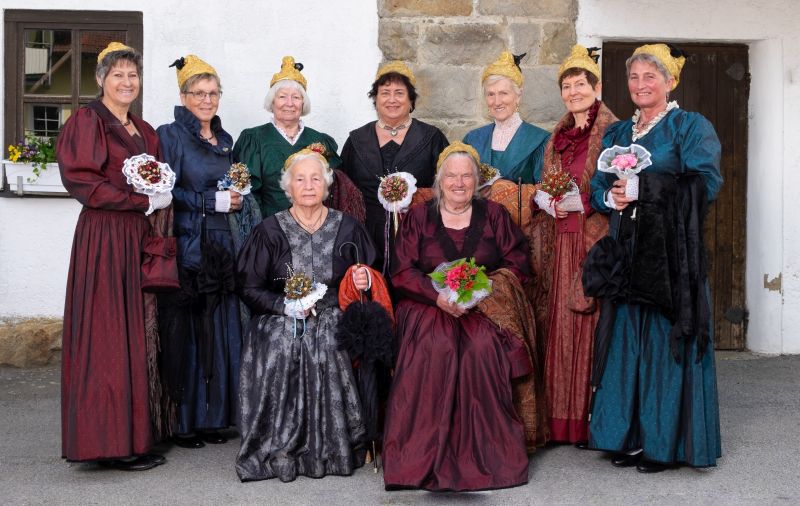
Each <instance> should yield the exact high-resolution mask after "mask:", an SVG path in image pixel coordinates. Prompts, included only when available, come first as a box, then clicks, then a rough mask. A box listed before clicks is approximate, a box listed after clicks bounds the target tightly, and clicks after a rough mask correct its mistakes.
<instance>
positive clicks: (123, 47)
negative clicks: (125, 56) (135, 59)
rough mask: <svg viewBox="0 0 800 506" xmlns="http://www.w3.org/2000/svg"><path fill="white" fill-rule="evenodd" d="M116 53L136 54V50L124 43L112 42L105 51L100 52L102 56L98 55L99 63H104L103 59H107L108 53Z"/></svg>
mask: <svg viewBox="0 0 800 506" xmlns="http://www.w3.org/2000/svg"><path fill="white" fill-rule="evenodd" d="M114 51H130V52H132V53H135V52H136V50H135V49H133V48H132V47H130V46H126V45H125V44H123V43H122V42H110V43H109V44H108V45H107V46H106V48H105V49H103V50H102V51H100V54H98V55H97V63H100V62H101V61H103V58H105V57H106V55H107V54H108V53H113V52H114Z"/></svg>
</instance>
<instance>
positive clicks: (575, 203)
mask: <svg viewBox="0 0 800 506" xmlns="http://www.w3.org/2000/svg"><path fill="white" fill-rule="evenodd" d="M556 207H557V208H558V209H560V210H561V211H567V212H570V213H574V212H581V213H582V212H584V209H583V200H582V199H581V196H580V195H565V196H564V198H563V199H561V200H560V201H559V202H558V204H556Z"/></svg>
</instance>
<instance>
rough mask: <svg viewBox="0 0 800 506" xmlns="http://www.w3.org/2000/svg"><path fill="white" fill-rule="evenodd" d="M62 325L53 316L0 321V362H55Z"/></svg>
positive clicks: (22, 363)
mask: <svg viewBox="0 0 800 506" xmlns="http://www.w3.org/2000/svg"><path fill="white" fill-rule="evenodd" d="M62 327H63V325H62V321H61V320H59V319H56V318H29V319H24V320H10V321H3V322H0V365H10V366H14V367H31V366H40V365H47V364H51V363H53V362H58V360H59V358H60V356H61V353H60V352H61V332H62V330H63V329H62Z"/></svg>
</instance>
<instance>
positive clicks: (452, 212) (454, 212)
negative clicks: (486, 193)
mask: <svg viewBox="0 0 800 506" xmlns="http://www.w3.org/2000/svg"><path fill="white" fill-rule="evenodd" d="M442 209H444V210H445V211H446V212H447V213H448V214H452V215H453V216H458V215H460V214H464V213H466V212H467V211H469V210H470V209H472V202H470V203H469V205H468V206H467V207H465V208H464V209H462V210H460V211H451V210H450V209H448V208H447V204H445V203H444V202H442Z"/></svg>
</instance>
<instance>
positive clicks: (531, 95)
mask: <svg viewBox="0 0 800 506" xmlns="http://www.w3.org/2000/svg"><path fill="white" fill-rule="evenodd" d="M557 74H558V66H557V65H545V66H541V67H536V68H533V69H523V75H524V76H525V89H524V90H523V93H522V102H521V103H520V112H519V113H520V116H522V119H524V120H525V121H527V122H529V123H534V124H536V125H538V126H542V127H543V125H547V126H549V127H552V125H554V124H555V123H557V122H558V120H559V119H561V116H563V115H564V113H566V112H567V110H566V108H565V107H564V103H563V102H562V101H561V93H560V92H559V89H558V79H557ZM543 128H544V127H543Z"/></svg>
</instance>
